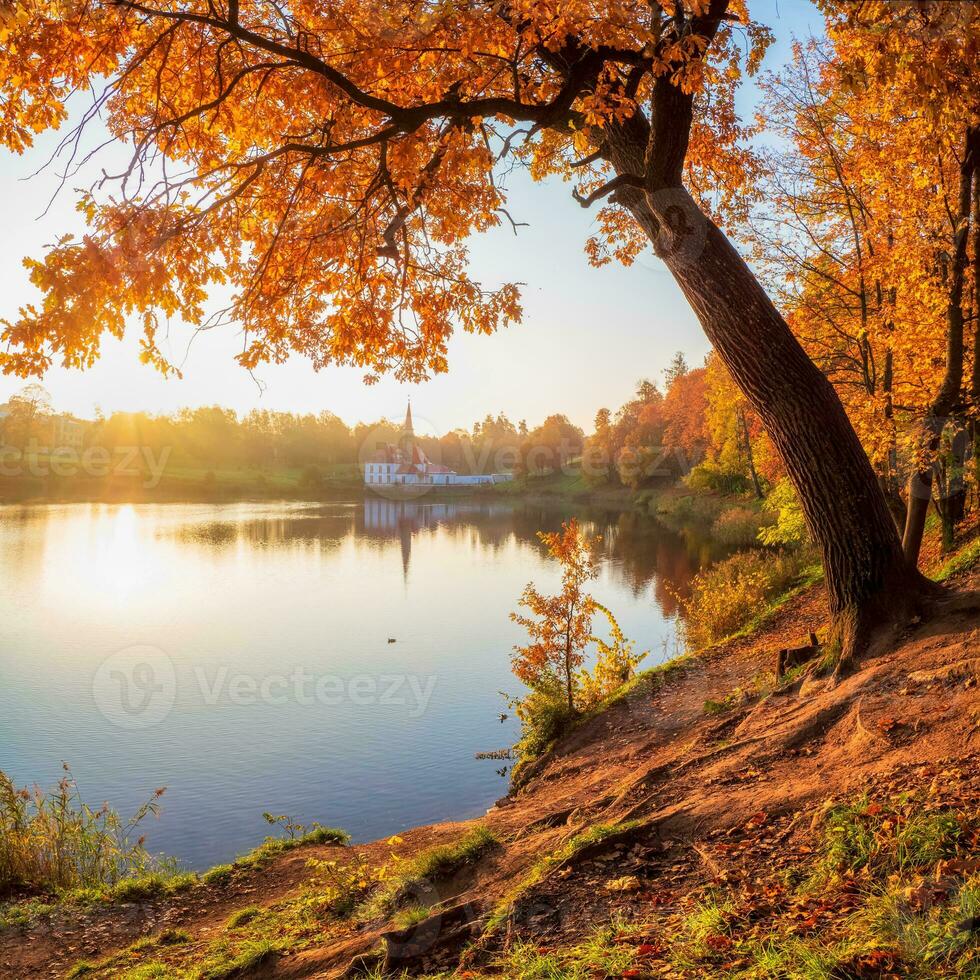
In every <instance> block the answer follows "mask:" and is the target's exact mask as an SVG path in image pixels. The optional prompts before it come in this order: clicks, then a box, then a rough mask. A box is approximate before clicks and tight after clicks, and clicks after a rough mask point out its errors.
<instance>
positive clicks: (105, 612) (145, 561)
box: [0, 497, 711, 869]
mask: <svg viewBox="0 0 980 980" xmlns="http://www.w3.org/2000/svg"><path fill="white" fill-rule="evenodd" d="M571 515H575V516H577V517H579V519H580V520H581V521H582V522H583V523H584V524H585V525H586V527H587V528H588V530H590V531H592V532H593V533H598V534H601V535H602V536H603V542H602V554H603V561H602V569H601V575H600V577H599V579H598V580H597V581H596V582H595V583H594V587H593V588H592V590H591V591H592V593H593V594H594V595H595V597H596V598H597V599H598V600H599V601H600V602H602V603H603V604H605V605H607V606H608V607H609V608H611V609H612V610H613V612H614V613H615V614H616V616H617V617H618V618H619V620H620V623H621V625H622V627H623V629H624V630H625V632H626V634H627V636H629V637H631V638H633V639H635V640H636V642H637V649H638V650H644V649H646V650H649V651H650V654H649V656H648V657H647V661H646V662H645V664H644V666H650V665H652V664H655V663H657V662H659V661H661V660H663V659H664V658H665V657H666V656H667V655H668V654H669V653H673V652H674V649H675V646H674V645H675V641H674V636H675V617H676V615H677V603H676V599H675V598H674V594H675V593H676V592H677V591H680V592H683V590H684V589H685V587H686V586H687V584H688V583H689V581H690V578H691V576H692V575H693V574H694V572H695V571H696V570H697V569H698V568H699V567H700V566H701V565H702V563H704V562H705V561H707V560H708V559H709V558H710V557H711V550H710V548H709V547H708V546H707V545H706V544H705V543H704V542H703V540H701V539H699V538H697V537H692V536H690V535H688V536H680V535H677V534H675V533H672V532H670V531H668V530H666V529H665V528H663V527H661V526H660V525H659V524H657V523H655V522H653V521H651V520H649V519H645V518H642V517H640V516H638V515H636V514H634V513H629V512H614V511H608V512H607V511H602V510H590V509H583V508H574V507H565V508H553V507H544V506H532V505H530V504H527V503H518V504H498V503H492V502H477V501H474V500H462V499H461V500H457V501H448V502H446V501H433V500H428V499H423V500H418V501H396V500H386V499H381V498H374V497H370V498H368V499H365V500H360V501H356V502H350V503H329V504H321V503H317V504H297V503H239V504H159V505H155V504H137V505H108V504H68V505H39V506H5V507H0V560H2V565H3V574H2V578H0V624H2V625H0V630H2V633H0V769H3V770H5V771H6V772H7V773H8V774H9V775H10V776H11V777H12V778H13V779H14V781H15V783H17V784H18V785H29V784H33V783H38V784H40V785H41V786H42V787H44V788H45V789H47V788H50V787H52V786H53V785H54V784H55V783H56V782H57V780H58V778H59V777H60V776H61V774H62V773H61V763H62V761H66V762H68V763H69V764H70V765H71V767H72V771H73V773H74V775H75V777H76V779H77V780H78V783H79V785H80V788H81V792H82V795H83V797H84V799H85V800H86V801H87V802H90V803H100V802H101V801H103V800H108V801H109V802H110V803H111V804H112V805H113V806H114V807H116V808H117V809H118V810H120V811H121V812H122V814H123V815H124V816H128V815H129V814H131V813H132V812H133V811H134V810H135V809H136V808H137V807H138V806H139V805H140V804H141V803H142V802H144V801H145V800H146V799H147V798H148V797H149V795H150V794H151V793H152V791H153V790H154V788H156V787H158V786H166V787H167V791H166V793H165V795H164V796H163V798H162V801H161V803H162V813H161V816H160V818H159V820H151V821H150V822H149V823H148V824H146V825H144V828H145V830H146V831H147V835H148V846H149V847H150V848H151V849H152V850H154V851H156V852H160V853H166V854H170V855H174V856H176V857H178V858H179V859H180V860H181V861H182V862H183V863H184V864H185V865H186V866H188V867H191V868H197V869H200V868H204V867H208V866H210V865H213V864H216V863H220V862H225V861H228V860H231V859H232V858H234V857H235V856H236V855H237V854H240V853H243V852H245V851H247V850H249V849H251V848H252V847H254V846H255V845H256V844H258V843H259V842H260V841H261V839H262V837H263V836H264V835H265V834H266V833H267V832H268V829H269V828H268V827H267V826H266V824H265V822H264V821H263V818H262V812H263V811H265V810H271V811H273V812H274V813H277V814H280V813H285V814H289V815H290V816H293V817H295V818H296V819H298V820H300V821H301V822H303V823H310V822H312V821H314V820H316V821H319V822H320V823H323V824H326V825H331V826H340V827H344V828H345V829H347V830H348V831H349V832H351V833H352V834H353V836H354V838H355V840H370V839H375V838H378V837H383V836H388V835H391V834H394V833H396V832H398V831H399V830H402V829H404V828H406V827H410V826H414V825H417V824H423V823H430V822H433V821H440V820H446V819H464V818H469V817H473V816H477V815H479V814H482V813H483V812H484V811H485V810H486V809H487V808H488V807H489V806H491V805H492V804H493V802H494V800H496V799H497V798H499V797H500V796H502V795H503V794H504V793H505V791H506V788H507V783H506V779H505V778H502V776H501V775H499V774H498V773H497V769H498V767H500V766H501V765H502V763H500V762H492V761H486V760H477V759H475V758H474V756H475V754H476V753H477V752H481V751H489V750H494V749H499V748H503V747H505V746H508V745H510V744H512V743H513V742H514V741H515V737H516V724H515V722H514V720H513V719H510V718H509V719H507V720H506V721H505V722H504V723H501V721H500V718H499V715H500V713H501V712H503V711H505V710H506V705H505V703H504V700H503V698H502V697H501V695H500V693H499V692H501V691H509V692H514V691H516V690H517V689H518V685H517V683H516V682H515V680H514V678H513V677H512V675H511V674H510V669H509V655H510V651H511V647H512V646H513V644H514V643H516V642H519V641H520V640H521V638H522V636H523V634H522V631H521V630H520V629H519V628H518V627H517V626H515V625H514V624H513V623H512V622H510V620H509V618H508V613H509V612H510V611H511V610H513V609H515V608H516V605H517V599H518V597H519V595H520V593H521V591H522V589H523V588H524V586H525V585H526V584H527V582H528V581H531V580H533V581H534V582H535V583H536V585H537V586H538V587H539V588H540V589H541V590H543V591H549V590H553V589H554V588H555V586H556V584H557V582H558V573H557V569H556V568H555V567H554V566H553V564H551V563H550V562H549V561H548V559H547V557H546V556H545V554H544V553H543V550H542V548H541V546H540V543H539V542H538V541H537V539H536V537H535V532H536V531H538V530H556V529H557V528H558V527H559V526H560V523H561V521H562V520H563V519H567V517H569V516H571ZM391 640H394V642H390V641H391Z"/></svg>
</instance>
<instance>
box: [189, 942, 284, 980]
mask: <svg viewBox="0 0 980 980" xmlns="http://www.w3.org/2000/svg"><path fill="white" fill-rule="evenodd" d="M276 952H277V947H276V946H275V944H273V943H272V942H270V941H268V940H265V939H259V940H253V941H250V942H247V943H244V944H243V945H242V946H240V947H238V948H237V949H235V950H232V949H231V948H230V947H228V946H226V945H224V944H220V943H219V944H217V945H216V946H213V947H212V948H211V950H210V951H209V954H208V956H207V958H206V959H205V961H204V962H203V963H202V964H201V965H200V968H199V970H198V973H197V977H198V978H199V980H225V978H227V977H234V976H238V975H240V974H243V973H246V972H248V971H249V970H254V969H256V967H258V966H261V965H262V964H263V963H266V962H267V961H268V960H269V959H271V957H272V956H274V955H275V953H276Z"/></svg>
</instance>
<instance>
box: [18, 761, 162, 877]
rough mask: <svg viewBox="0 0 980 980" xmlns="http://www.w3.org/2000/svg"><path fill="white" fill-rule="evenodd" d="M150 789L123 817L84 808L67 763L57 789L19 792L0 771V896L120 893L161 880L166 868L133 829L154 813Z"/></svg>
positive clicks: (155, 801) (158, 793)
mask: <svg viewBox="0 0 980 980" xmlns="http://www.w3.org/2000/svg"><path fill="white" fill-rule="evenodd" d="M162 795H163V790H162V789H160V790H157V791H156V792H155V793H154V794H153V795H152V796H151V797H150V799H149V800H148V801H147V802H146V803H144V804H143V806H141V807H140V808H139V809H138V810H137V811H136V813H135V814H134V815H133V816H132V817H131V818H130V819H129V820H124V819H123V818H122V817H120V816H119V814H118V813H116V811H115V810H113V809H111V808H110V807H109V806H107V805H103V806H100V807H98V808H93V807H90V806H89V805H88V804H87V803H85V802H84V801H83V800H82V798H81V793H80V791H79V788H78V784H77V783H76V782H75V779H74V777H73V776H72V773H71V770H70V769H69V767H68V766H67V765H66V766H65V767H64V775H63V776H62V778H61V780H60V781H59V783H58V785H57V787H56V788H55V789H54V790H52V791H51V792H49V793H45V792H43V791H42V790H40V789H37V788H35V789H34V790H27V789H18V788H17V787H15V786H14V784H13V782H12V780H11V779H10V777H9V776H8V775H7V774H6V773H5V772H3V771H2V770H0V894H6V895H16V894H18V893H20V894H23V893H27V894H34V895H37V894H48V895H56V896H57V895H62V894H64V893H66V892H69V891H72V890H80V889H99V890H104V889H106V888H110V889H113V888H119V887H121V886H122V885H123V883H124V882H125V881H127V880H128V879H132V878H142V877H145V876H147V875H152V876H160V877H167V876H168V875H172V874H173V873H175V868H174V866H173V865H172V863H164V864H161V862H159V861H157V860H156V859H154V858H153V857H152V856H151V855H150V854H149V853H148V852H147V851H146V849H145V848H144V847H143V839H142V837H141V836H140V833H139V829H138V828H139V824H140V823H141V821H143V820H144V819H145V818H146V817H147V816H149V815H156V814H157V813H158V812H159V802H158V801H159V798H160V797H161V796H162Z"/></svg>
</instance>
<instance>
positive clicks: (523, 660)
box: [511, 520, 598, 712]
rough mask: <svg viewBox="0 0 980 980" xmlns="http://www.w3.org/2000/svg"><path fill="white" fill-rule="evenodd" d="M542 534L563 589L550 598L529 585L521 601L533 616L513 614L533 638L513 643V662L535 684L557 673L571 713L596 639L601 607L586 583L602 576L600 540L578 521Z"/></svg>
mask: <svg viewBox="0 0 980 980" xmlns="http://www.w3.org/2000/svg"><path fill="white" fill-rule="evenodd" d="M538 537H539V538H540V539H541V542H542V543H543V544H544V546H545V548H547V550H548V555H549V557H551V558H553V559H554V560H555V561H556V562H558V564H559V565H560V566H561V591H560V592H559V593H557V594H556V595H553V596H548V595H543V594H542V593H540V592H539V591H538V590H537V589H536V588H535V587H534V585H533V584H529V585H528V586H527V588H525V590H524V593H523V595H522V596H521V599H520V605H521V607H522V608H524V609H526V610H527V612H528V614H527V615H525V614H523V613H511V619H512V620H513V621H514V622H515V623H517V624H518V625H520V626H523V627H524V629H526V630H527V632H528V635H529V638H530V642H529V643H527V644H525V645H524V646H516V647H514V655H513V657H512V661H511V662H512V666H513V670H514V673H515V674H516V675H517V677H518V678H519V679H520V680H521V681H523V682H524V683H525V684H527V685H528V686H529V687H531V688H535V687H540V686H541V685H542V684H543V683H545V682H546V681H547V679H548V678H549V677H557V678H558V679H559V681H560V683H561V687H562V691H563V694H564V697H565V700H566V704H567V707H568V710H569V712H572V711H574V710H575V690H576V687H575V679H576V674H577V672H578V670H579V668H580V667H581V666H582V663H583V662H584V659H585V658H584V652H585V648H586V646H587V645H588V643H589V641H590V639H591V638H592V617H593V614H594V613H595V610H596V605H595V601H594V600H593V598H592V596H590V595H589V594H588V593H587V592H585V586H586V583H587V582H590V581H591V580H592V579H594V578H595V577H596V576H597V575H598V568H597V564H596V553H595V548H596V543H597V542H596V540H595V539H592V538H590V537H589V536H588V535H586V534H584V533H583V531H582V530H581V528H580V527H579V524H578V521H576V520H571V521H568V522H567V523H565V524H563V525H562V528H561V531H559V532H555V533H544V532H541V533H539V534H538Z"/></svg>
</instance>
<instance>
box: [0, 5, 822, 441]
mask: <svg viewBox="0 0 980 980" xmlns="http://www.w3.org/2000/svg"><path fill="white" fill-rule="evenodd" d="M750 9H751V11H752V15H753V17H755V18H756V19H757V20H760V21H762V22H763V23H765V24H767V25H768V26H770V27H771V28H772V29H773V31H774V33H775V35H776V43H775V44H774V45H773V46H772V47H771V48H770V50H769V52H768V54H767V56H766V61H765V64H764V66H763V67H764V68H765V69H778V68H779V66H780V65H781V64H783V63H785V62H786V60H787V59H788V58H789V54H790V44H791V42H792V39H793V38H794V37H797V38H802V37H806V36H808V35H810V34H813V33H818V32H819V31H820V29H821V19H820V16H819V13H818V12H817V10H816V9H815V7H814V6H813V4H812V3H810V2H809V0H753V2H752V3H751V6H750ZM753 105H754V91H753V89H752V87H751V84H749V85H748V86H747V87H746V88H745V89H744V90H743V92H742V93H741V95H740V109H741V110H742V112H743V113H744V114H746V115H748V114H751V111H752V107H753ZM56 142H57V136H55V135H53V134H45V135H44V136H43V137H42V138H40V139H39V140H38V142H37V145H36V147H35V148H34V149H33V150H32V151H30V152H29V153H26V154H24V155H23V156H17V155H15V154H12V153H10V152H8V151H5V150H0V201H2V207H3V217H2V222H3V224H2V227H3V234H2V235H0V319H2V318H7V319H14V318H15V317H16V315H17V309H18V307H20V306H21V305H22V304H24V303H27V302H31V301H32V300H33V299H35V298H36V296H37V293H36V291H35V290H34V289H33V287H32V286H31V285H30V283H29V282H28V278H27V273H26V270H25V269H24V268H23V266H22V264H21V262H22V259H23V258H24V257H25V256H33V257H40V256H41V255H42V254H43V251H44V246H45V245H46V244H48V243H50V242H52V241H54V240H55V239H56V238H57V237H58V236H60V235H61V234H63V233H65V232H66V231H77V230H78V229H79V222H78V218H77V216H76V214H75V210H74V204H75V199H74V195H73V194H72V193H71V187H70V186H69V187H66V188H65V190H63V191H62V192H61V193H60V194H58V196H57V197H56V198H55V200H54V202H53V204H51V206H50V207H49V206H48V205H49V201H50V200H51V197H52V195H53V194H54V192H55V190H56V188H57V186H58V176H57V168H56V167H49V168H47V169H45V170H42V171H41V172H40V173H35V172H36V171H38V168H39V167H41V165H42V164H43V163H44V162H45V161H46V160H47V159H48V157H49V156H50V153H51V151H52V149H53V147H54V145H55V144H56ZM109 152H111V150H110V151H109ZM32 174H33V176H32ZM508 191H509V202H508V210H509V211H510V213H511V214H512V215H513V217H514V219H515V220H516V221H523V222H527V223H528V227H523V228H520V229H518V233H517V234H516V235H515V234H514V232H513V231H512V230H511V229H510V227H509V225H508V226H507V227H501V228H498V229H496V230H494V231H492V232H490V233H488V234H486V235H481V236H478V237H475V238H473V239H472V240H471V242H470V255H471V263H472V270H473V273H474V276H475V277H476V278H477V279H478V280H480V281H482V282H483V283H484V285H486V286H489V285H492V284H496V283H500V282H509V281H519V282H522V283H524V284H525V285H524V286H523V287H522V297H523V307H524V316H523V319H522V321H521V323H519V324H516V325H512V326H510V327H508V328H506V329H504V330H502V331H499V332H498V333H496V334H494V335H493V336H490V337H485V336H481V337H474V336H471V335H468V334H465V333H463V332H462V331H459V332H457V333H456V334H455V335H454V337H453V339H452V340H451V341H450V345H449V372H448V373H447V374H443V375H439V376H436V377H434V378H433V379H432V380H430V381H427V382H424V383H422V384H414V385H409V384H401V383H398V382H396V381H394V380H393V379H390V378H389V379H383V380H381V381H380V382H379V383H377V384H375V385H371V386H368V385H365V384H364V383H363V372H362V371H361V370H359V369H356V368H338V367H329V368H325V369H323V370H321V371H319V372H316V371H314V370H313V368H312V367H311V366H310V365H309V363H308V362H306V361H305V360H303V359H302V358H300V357H298V356H294V357H293V358H292V359H291V360H290V361H289V362H287V363H286V364H284V365H270V366H264V367H262V368H260V369H259V370H258V371H257V372H256V376H257V378H258V380H259V381H260V382H261V385H259V384H257V383H256V380H255V379H253V377H251V376H250V375H249V374H248V373H247V372H246V371H244V370H243V369H242V368H240V367H239V366H238V365H237V364H236V363H235V361H234V360H233V358H234V355H235V353H237V352H238V351H239V350H240V349H241V334H240V331H239V330H238V329H237V328H236V327H235V326H234V325H230V326H228V327H224V328H222V329H219V330H215V331H211V332H209V333H206V334H200V335H197V336H196V337H195V338H194V340H193V343H190V340H191V333H192V331H191V329H190V328H188V327H187V326H186V325H184V324H181V323H172V324H171V325H170V330H169V339H168V341H167V343H166V345H165V346H164V353H165V354H168V355H169V356H170V358H171V360H172V361H174V362H175V363H182V370H183V377H182V378H181V379H175V378H172V377H171V378H163V377H162V376H161V375H160V374H158V373H157V372H156V371H155V370H154V369H152V368H150V367H147V366H144V365H141V364H140V363H139V361H138V358H137V350H138V343H137V340H138V331H137V330H134V331H132V332H131V333H130V334H128V335H127V337H126V338H124V339H123V340H122V341H115V340H111V341H107V342H105V343H104V345H103V350H102V357H101V358H100V360H99V362H98V363H97V364H96V365H95V366H94V367H92V368H89V369H88V370H86V371H84V372H82V371H77V370H66V369H64V368H61V367H52V368H51V369H50V370H49V371H48V372H47V374H46V375H45V377H44V378H42V379H40V380H41V382H42V383H43V384H44V386H45V387H46V388H47V390H48V391H49V392H50V394H51V398H52V402H53V404H54V407H55V409H56V410H58V411H65V412H71V413H73V414H74V415H77V416H78V417H80V418H91V417H93V415H94V414H95V411H96V408H99V409H101V410H102V411H103V412H104V413H106V414H110V413H111V412H113V411H145V412H151V413H169V412H173V411H175V410H177V409H178V408H181V407H197V406H200V405H213V404H220V405H223V406H225V407H229V408H233V409H234V410H235V411H237V412H238V413H240V414H245V413H247V412H249V411H250V410H251V409H253V408H260V409H263V408H264V409H269V410H276V411H289V412H301V413H308V412H311V413H319V412H321V411H331V412H334V413H335V414H337V415H339V416H340V417H341V418H342V419H344V421H346V422H347V423H348V424H351V425H352V424H354V423H356V422H358V421H374V420H377V419H379V418H382V417H388V418H398V417H401V416H403V415H404V411H405V404H406V401H407V400H408V398H409V396H410V397H411V400H412V414H413V417H414V419H415V424H416V430H417V431H430V432H435V433H443V432H446V431H448V430H450V429H453V428H457V427H465V428H469V427H470V426H471V425H472V423H473V422H474V421H476V420H478V419H482V418H484V417H485V416H486V415H487V414H493V415H497V414H498V413H500V412H503V413H504V414H506V415H507V416H508V417H509V418H511V419H512V420H514V421H515V422H516V421H517V420H519V419H524V420H526V421H527V423H528V425H529V426H532V427H533V426H534V425H536V424H538V423H540V422H541V421H542V420H543V419H544V418H545V417H546V416H548V415H552V414H554V413H556V412H561V413H563V414H565V415H567V416H568V417H569V418H570V419H571V420H572V421H573V422H574V423H576V424H577V425H580V426H582V427H583V428H584V429H586V430H587V431H590V430H591V423H592V419H593V418H594V417H595V413H596V411H597V410H598V409H599V408H601V407H607V408H610V409H613V410H615V409H616V408H618V407H619V406H620V405H621V404H622V403H623V402H624V401H626V400H627V399H628V398H629V397H630V395H631V393H632V392H633V390H634V388H635V385H636V382H637V381H638V380H639V379H641V378H650V379H651V380H654V381H659V380H660V379H661V376H662V374H661V373H662V371H663V369H664V368H665V367H666V366H667V364H668V363H669V361H670V359H671V357H672V356H673V354H674V353H675V352H676V351H678V350H680V351H683V352H684V354H685V356H686V357H687V360H688V363H690V364H692V365H696V364H699V363H701V361H702V360H703V359H704V357H705V355H706V354H707V352H708V350H709V344H708V342H707V340H706V338H705V337H704V334H703V332H702V330H701V328H700V326H699V324H698V322H697V320H696V319H695V317H694V314H693V313H692V312H691V311H690V309H689V307H688V306H687V303H686V302H685V301H684V299H683V297H682V296H681V294H680V291H679V289H678V288H677V286H676V285H675V284H674V282H673V280H672V279H671V277H670V274H669V273H668V272H667V270H666V269H665V268H664V267H663V266H662V265H661V264H660V263H659V262H658V261H657V259H656V258H655V257H654V256H653V255H652V253H650V252H646V253H644V255H642V256H641V257H640V258H639V259H638V260H637V262H636V263H635V264H634V265H633V266H632V267H631V268H623V267H621V266H619V265H618V264H615V263H613V264H610V265H608V266H605V267H603V268H601V269H594V268H592V267H591V266H590V265H589V264H588V262H587V260H586V258H585V253H584V245H585V242H586V240H587V239H588V237H589V235H590V234H591V233H592V231H593V230H594V227H595V214H594V210H593V211H586V210H584V209H582V208H580V207H579V206H578V205H577V204H576V203H575V202H574V201H573V200H572V197H571V189H570V185H568V184H564V183H562V182H561V181H559V180H551V181H548V182H544V183H533V182H532V181H531V180H530V178H529V177H528V176H527V175H526V174H524V173H521V172H516V173H513V174H511V175H510V177H509V178H508ZM46 209H47V210H46ZM24 384H25V382H24V381H22V380H20V379H17V378H11V377H2V376H0V403H2V402H4V401H6V399H7V398H8V397H9V396H10V395H11V394H13V393H14V392H16V391H17V390H18V389H19V388H21V387H22V386H23V385H24Z"/></svg>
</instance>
